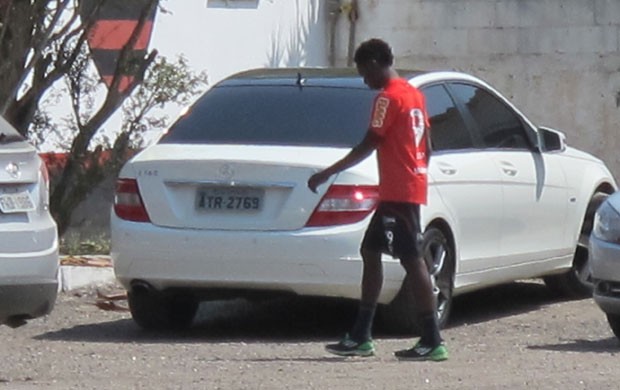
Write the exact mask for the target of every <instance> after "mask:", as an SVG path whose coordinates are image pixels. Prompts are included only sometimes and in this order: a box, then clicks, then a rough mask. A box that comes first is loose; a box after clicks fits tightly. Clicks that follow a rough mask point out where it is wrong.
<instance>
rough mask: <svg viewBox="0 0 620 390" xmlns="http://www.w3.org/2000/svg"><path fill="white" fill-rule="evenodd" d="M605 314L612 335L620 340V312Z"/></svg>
mask: <svg viewBox="0 0 620 390" xmlns="http://www.w3.org/2000/svg"><path fill="white" fill-rule="evenodd" d="M606 314H607V322H608V323H609V327H610V328H611V330H612V331H613V332H614V335H615V336H616V338H617V339H618V340H620V314H612V313H606Z"/></svg>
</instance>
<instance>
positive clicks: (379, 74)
mask: <svg viewBox="0 0 620 390" xmlns="http://www.w3.org/2000/svg"><path fill="white" fill-rule="evenodd" d="M354 61H355V64H356V65H357V72H358V73H359V74H360V76H362V77H363V78H364V83H366V85H368V86H369V87H370V88H372V89H382V88H383V87H385V85H386V84H387V82H388V81H389V80H390V78H391V77H392V74H393V71H392V64H393V63H394V55H393V54H392V48H391V47H390V45H388V44H387V43H386V42H385V41H382V40H381V39H370V40H368V41H366V42H363V43H362V44H361V45H360V46H359V47H358V48H357V50H356V51H355V57H354Z"/></svg>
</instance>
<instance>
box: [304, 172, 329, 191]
mask: <svg viewBox="0 0 620 390" xmlns="http://www.w3.org/2000/svg"><path fill="white" fill-rule="evenodd" d="M330 176H331V175H330V174H329V173H328V172H326V171H321V172H317V173H315V174H314V175H312V176H310V179H308V188H310V191H312V192H314V193H315V194H316V189H317V187H318V186H320V185H321V184H323V183H325V182H326V181H327V179H329V177H330Z"/></svg>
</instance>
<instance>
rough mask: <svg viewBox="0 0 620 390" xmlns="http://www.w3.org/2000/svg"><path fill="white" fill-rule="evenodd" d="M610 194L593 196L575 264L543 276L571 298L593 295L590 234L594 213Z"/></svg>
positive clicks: (552, 287) (557, 291)
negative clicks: (563, 270) (560, 272)
mask: <svg viewBox="0 0 620 390" xmlns="http://www.w3.org/2000/svg"><path fill="white" fill-rule="evenodd" d="M608 196H609V195H608V194H605V193H603V192H597V193H595V194H594V196H592V199H591V200H590V203H589V204H588V208H587V209H586V214H585V216H584V220H583V224H582V226H581V232H580V235H579V241H578V242H577V248H576V249H575V256H574V257H573V265H572V267H571V269H570V270H569V271H568V272H565V273H563V274H559V275H550V276H546V277H545V278H543V280H544V281H545V284H546V285H547V287H549V288H550V289H551V290H552V291H554V292H556V293H559V294H561V295H563V296H567V297H570V298H584V297H589V296H591V295H592V291H593V290H594V285H593V284H592V275H591V273H590V265H589V264H588V261H589V259H590V250H589V247H590V234H591V233H592V227H593V225H594V214H595V213H596V210H597V209H598V208H599V206H600V205H601V204H602V203H603V202H604V201H605V199H607V197H608Z"/></svg>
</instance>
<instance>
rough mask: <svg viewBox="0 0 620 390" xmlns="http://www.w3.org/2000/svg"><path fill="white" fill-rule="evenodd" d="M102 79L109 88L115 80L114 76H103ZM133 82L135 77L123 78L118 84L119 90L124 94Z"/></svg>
mask: <svg viewBox="0 0 620 390" xmlns="http://www.w3.org/2000/svg"><path fill="white" fill-rule="evenodd" d="M102 78H103V81H104V82H105V84H106V85H107V86H108V87H109V86H111V85H112V80H113V79H114V76H103V77H102ZM132 82H133V76H121V80H120V81H119V83H118V90H119V91H120V92H123V91H124V90H126V89H127V88H129V86H130V85H131V83H132Z"/></svg>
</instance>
